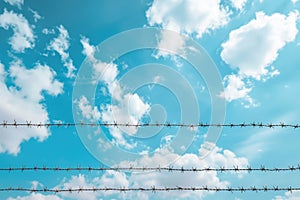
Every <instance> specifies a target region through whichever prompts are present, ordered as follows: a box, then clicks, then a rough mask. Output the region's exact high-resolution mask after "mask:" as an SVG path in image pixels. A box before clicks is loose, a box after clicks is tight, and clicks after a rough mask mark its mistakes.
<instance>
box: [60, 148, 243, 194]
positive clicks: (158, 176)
mask: <svg viewBox="0 0 300 200" xmlns="http://www.w3.org/2000/svg"><path fill="white" fill-rule="evenodd" d="M201 151H202V150H199V152H201ZM178 156H179V155H177V154H175V153H173V152H171V151H169V150H167V149H165V151H160V152H157V153H155V154H154V155H153V156H151V157H150V156H148V155H144V157H142V159H140V160H138V161H136V162H122V163H120V165H119V166H130V164H131V165H133V166H140V167H142V166H147V167H158V166H161V167H163V166H164V165H163V163H169V162H170V161H174V158H178ZM199 156H200V154H199V155H197V154H185V155H183V156H181V157H180V158H179V159H178V160H177V161H176V162H175V163H173V167H176V168H180V167H182V166H184V167H185V168H192V167H196V168H205V167H220V166H223V167H233V166H240V167H246V166H247V165H248V161H247V159H246V158H241V157H236V155H235V154H234V153H233V152H231V151H229V150H222V149H221V148H218V147H216V148H214V150H213V151H212V152H211V153H210V154H209V155H208V156H207V157H206V158H205V159H201V158H200V157H199ZM64 181H65V182H64V183H62V184H60V185H59V186H57V188H65V189H67V188H70V187H73V188H78V187H90V188H92V187H115V188H122V187H125V188H127V187H134V188H143V187H144V188H151V187H152V186H155V187H176V186H181V187H195V186H205V185H206V186H208V187H223V188H224V187H225V188H226V187H228V186H229V185H230V183H229V182H228V181H225V180H220V179H219V177H218V174H217V173H216V172H213V171H212V172H206V173H195V172H185V173H181V172H173V173H170V172H163V171H162V172H157V171H153V172H143V173H138V172H137V173H128V174H125V173H124V172H117V171H106V172H105V173H104V174H103V175H102V176H101V177H96V178H93V179H91V178H87V177H86V176H84V175H78V176H72V178H71V180H69V181H68V180H66V179H65V180H64ZM208 194H213V193H212V192H210V193H208V192H188V191H186V192H185V191H180V192H179V191H173V192H161V193H156V194H151V193H145V192H126V193H124V194H120V192H113V191H110V192H109V191H107V192H99V193H88V194H87V193H85V194H79V196H78V194H69V193H64V194H62V195H64V196H63V197H68V198H74V199H75V198H77V199H91V200H94V199H97V198H99V197H100V196H102V197H103V196H107V197H110V198H113V197H115V195H119V197H123V198H125V199H132V198H133V197H137V196H138V197H140V198H143V199H149V198H150V197H153V198H154V199H174V198H176V199H201V198H203V197H204V196H205V195H208ZM81 195H82V196H81ZM84 195H90V196H84ZM111 195H114V196H111Z"/></svg>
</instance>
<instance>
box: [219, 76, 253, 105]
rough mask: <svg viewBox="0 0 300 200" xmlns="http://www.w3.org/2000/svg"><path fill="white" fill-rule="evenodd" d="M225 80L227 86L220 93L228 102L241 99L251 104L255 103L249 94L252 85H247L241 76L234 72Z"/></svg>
mask: <svg viewBox="0 0 300 200" xmlns="http://www.w3.org/2000/svg"><path fill="white" fill-rule="evenodd" d="M224 81H225V82H224V85H225V86H226V87H225V89H224V91H223V92H222V93H221V94H220V96H221V97H223V98H225V99H226V100H227V101H228V102H231V101H233V100H236V99H241V100H244V101H246V102H247V103H248V104H250V105H251V104H253V99H252V98H251V97H250V96H249V93H250V92H251V90H252V87H249V86H247V85H246V84H245V83H244V81H243V80H242V79H241V77H240V76H238V75H234V74H231V75H227V76H225V78H224Z"/></svg>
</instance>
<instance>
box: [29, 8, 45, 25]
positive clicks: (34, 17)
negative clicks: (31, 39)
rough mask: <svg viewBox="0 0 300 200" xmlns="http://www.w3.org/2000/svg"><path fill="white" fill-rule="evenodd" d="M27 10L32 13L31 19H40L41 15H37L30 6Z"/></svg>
mask: <svg viewBox="0 0 300 200" xmlns="http://www.w3.org/2000/svg"><path fill="white" fill-rule="evenodd" d="M29 11H30V12H31V13H32V14H33V19H34V21H35V22H37V21H38V20H40V19H42V17H41V16H40V15H39V13H38V12H37V11H35V10H32V9H31V8H29Z"/></svg>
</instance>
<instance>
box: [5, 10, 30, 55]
mask: <svg viewBox="0 0 300 200" xmlns="http://www.w3.org/2000/svg"><path fill="white" fill-rule="evenodd" d="M0 27H2V28H4V29H5V30H8V29H9V28H11V29H12V30H13V32H14V33H13V35H12V37H10V39H9V44H10V45H11V47H12V49H13V50H14V51H16V52H24V50H25V49H26V48H31V49H32V48H33V47H34V34H33V31H32V29H31V27H30V25H29V23H28V21H27V19H25V18H24V17H23V15H22V14H16V13H14V12H13V11H10V12H8V11H7V10H6V9H4V12H3V13H2V14H1V15H0Z"/></svg>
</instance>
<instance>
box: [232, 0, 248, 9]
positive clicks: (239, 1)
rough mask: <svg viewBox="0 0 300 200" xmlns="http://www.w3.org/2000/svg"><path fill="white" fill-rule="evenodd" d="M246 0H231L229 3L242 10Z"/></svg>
mask: <svg viewBox="0 0 300 200" xmlns="http://www.w3.org/2000/svg"><path fill="white" fill-rule="evenodd" d="M246 2H247V0H231V4H232V6H233V7H234V8H236V9H237V10H243V8H244V6H245V4H246Z"/></svg>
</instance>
